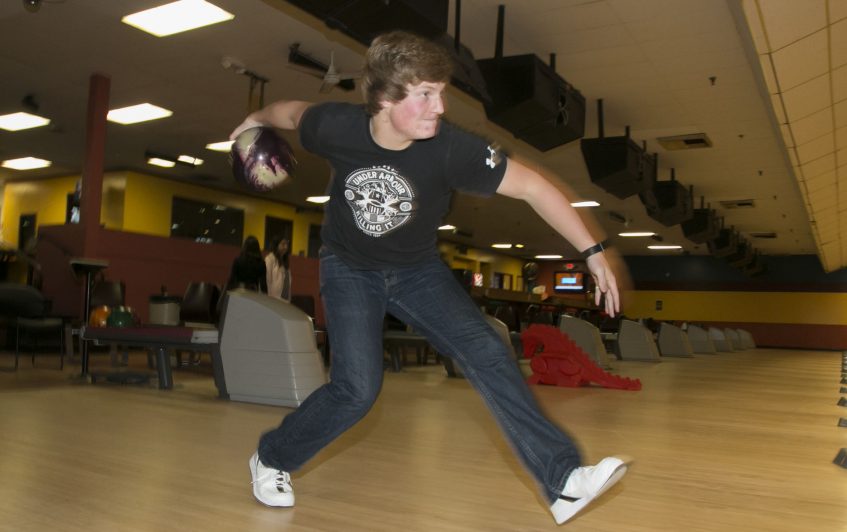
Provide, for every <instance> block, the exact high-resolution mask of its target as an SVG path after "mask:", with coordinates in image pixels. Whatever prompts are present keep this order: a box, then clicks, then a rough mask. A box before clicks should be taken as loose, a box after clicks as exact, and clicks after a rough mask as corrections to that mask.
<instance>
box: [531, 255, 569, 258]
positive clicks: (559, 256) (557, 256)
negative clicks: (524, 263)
mask: <svg viewBox="0 0 847 532" xmlns="http://www.w3.org/2000/svg"><path fill="white" fill-rule="evenodd" d="M535 258H536V259H561V258H562V256H561V255H536V256H535Z"/></svg>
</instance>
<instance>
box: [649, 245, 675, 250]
mask: <svg viewBox="0 0 847 532" xmlns="http://www.w3.org/2000/svg"><path fill="white" fill-rule="evenodd" d="M647 249H657V250H661V249H682V246H671V245H668V246H647Z"/></svg>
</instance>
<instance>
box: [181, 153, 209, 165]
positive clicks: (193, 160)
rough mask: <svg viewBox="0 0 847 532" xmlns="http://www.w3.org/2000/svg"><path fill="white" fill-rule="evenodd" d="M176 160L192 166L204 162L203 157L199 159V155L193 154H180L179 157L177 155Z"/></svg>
mask: <svg viewBox="0 0 847 532" xmlns="http://www.w3.org/2000/svg"><path fill="white" fill-rule="evenodd" d="M176 160H177V161H179V162H181V163H183V164H188V165H191V166H200V165H201V164H203V159H198V158H197V157H193V156H191V155H180V156H179V157H177V159H176Z"/></svg>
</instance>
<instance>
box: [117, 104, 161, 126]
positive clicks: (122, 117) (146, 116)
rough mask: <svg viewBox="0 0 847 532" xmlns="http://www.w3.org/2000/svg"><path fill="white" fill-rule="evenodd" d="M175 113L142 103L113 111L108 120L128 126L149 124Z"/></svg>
mask: <svg viewBox="0 0 847 532" xmlns="http://www.w3.org/2000/svg"><path fill="white" fill-rule="evenodd" d="M172 114H174V113H173V111H170V110H168V109H165V108H163V107H159V106H158V105H153V104H152V103H140V104H138V105H131V106H129V107H121V108H120V109H112V110H111V111H109V114H107V115H106V119H107V120H109V121H110V122H117V123H118V124H123V125H128V124H137V123H138V122H147V121H149V120H157V119H159V118H166V117H169V116H171V115H172Z"/></svg>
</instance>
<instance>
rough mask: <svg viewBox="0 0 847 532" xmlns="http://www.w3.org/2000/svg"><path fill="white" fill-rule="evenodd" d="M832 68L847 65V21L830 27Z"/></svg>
mask: <svg viewBox="0 0 847 532" xmlns="http://www.w3.org/2000/svg"><path fill="white" fill-rule="evenodd" d="M829 38H830V53H831V54H832V59H831V61H832V68H833V69H835V68H838V67H842V66H844V65H847V19H844V20H842V21H841V22H836V23H835V24H833V25H832V26H830V27H829Z"/></svg>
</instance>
